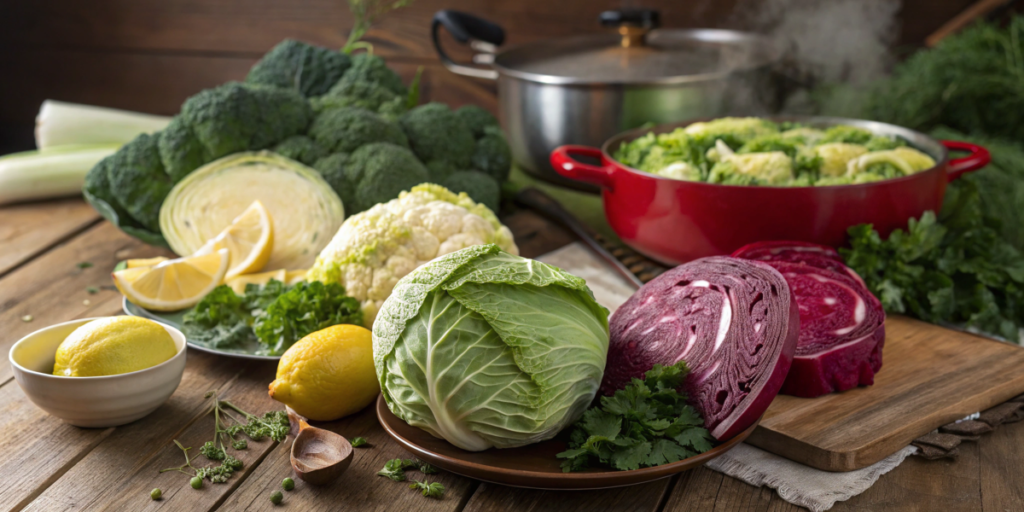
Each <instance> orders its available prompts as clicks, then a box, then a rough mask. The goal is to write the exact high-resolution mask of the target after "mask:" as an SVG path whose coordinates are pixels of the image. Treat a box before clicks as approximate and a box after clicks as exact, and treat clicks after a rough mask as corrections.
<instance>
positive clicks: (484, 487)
mask: <svg viewBox="0 0 1024 512" xmlns="http://www.w3.org/2000/svg"><path fill="white" fill-rule="evenodd" d="M671 481H672V478H664V479H661V480H657V481H654V482H648V483H646V484H642V485H636V486H632V487H618V488H615V489H603V490H598V491H538V490H533V489H517V488H514V487H505V486H503V485H495V484H489V483H482V484H480V487H479V488H478V489H477V492H476V493H474V494H473V496H472V497H471V498H470V499H469V503H467V504H466V508H465V510H466V512H498V511H502V510H522V511H529V512H589V511H592V510H606V511H622V512H626V511H630V512H647V511H654V510H657V509H658V506H659V505H660V504H661V501H662V498H663V497H664V496H665V493H666V492H667V491H668V488H669V484H670V482H671Z"/></svg>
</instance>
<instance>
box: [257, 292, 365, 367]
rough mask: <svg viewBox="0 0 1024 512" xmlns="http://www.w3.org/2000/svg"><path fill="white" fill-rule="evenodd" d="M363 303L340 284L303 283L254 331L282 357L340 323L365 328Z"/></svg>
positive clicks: (270, 309)
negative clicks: (304, 339)
mask: <svg viewBox="0 0 1024 512" xmlns="http://www.w3.org/2000/svg"><path fill="white" fill-rule="evenodd" d="M362 323H363V311H362V309H360V307H359V301H357V300H356V299H353V298H352V297H349V296H347V295H345V288H344V287H342V286H341V285H340V284H338V283H331V284H328V285H325V284H324V283H321V282H319V281H313V282H301V283H298V284H296V285H295V286H294V287H292V288H291V289H290V290H288V291H287V292H285V293H284V294H282V295H281V296H280V297H278V298H277V299H276V300H275V301H274V302H273V303H271V304H270V305H269V306H268V307H267V308H266V310H265V311H264V312H263V313H262V314H260V315H259V316H258V317H256V321H255V323H254V325H253V330H254V331H255V333H256V337H257V338H258V339H259V341H260V343H262V344H263V345H265V347H266V348H265V349H264V350H265V351H266V353H268V354H275V355H276V354H282V353H284V351H285V350H287V349H288V347H290V346H292V344H293V343H295V342H296V341H298V340H299V339H301V338H302V337H303V336H306V335H307V334H309V333H312V332H316V331H319V330H321V329H324V328H327V327H330V326H332V325H338V324H356V325H362Z"/></svg>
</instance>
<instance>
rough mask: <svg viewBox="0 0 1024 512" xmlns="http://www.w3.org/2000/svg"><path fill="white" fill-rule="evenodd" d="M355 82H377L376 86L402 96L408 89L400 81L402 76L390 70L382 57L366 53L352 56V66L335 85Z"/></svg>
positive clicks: (339, 85) (404, 95) (406, 93)
mask: <svg viewBox="0 0 1024 512" xmlns="http://www.w3.org/2000/svg"><path fill="white" fill-rule="evenodd" d="M355 82H362V83H367V84H377V86H378V87H380V88H383V89H387V90H389V91H391V92H392V93H393V94H395V95H396V96H401V97H403V98H404V97H406V95H408V94H409V91H408V89H406V88H405V85H404V84H403V83H402V77H400V76H398V73H395V72H394V71H392V70H391V68H389V67H388V66H387V64H385V63H384V59H382V58H380V57H377V56H374V55H370V54H367V53H361V54H359V55H356V56H355V57H352V67H351V68H350V69H349V70H348V71H347V72H345V75H344V76H342V77H341V80H340V81H338V83H337V86H338V87H342V86H343V85H344V84H345V83H355Z"/></svg>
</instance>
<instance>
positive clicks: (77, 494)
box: [11, 350, 245, 511]
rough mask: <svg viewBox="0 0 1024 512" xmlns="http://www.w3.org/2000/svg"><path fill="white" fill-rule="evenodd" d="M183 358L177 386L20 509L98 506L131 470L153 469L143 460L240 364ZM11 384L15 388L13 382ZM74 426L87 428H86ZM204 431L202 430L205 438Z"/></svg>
mask: <svg viewBox="0 0 1024 512" xmlns="http://www.w3.org/2000/svg"><path fill="white" fill-rule="evenodd" d="M187 357H188V364H187V365H186V367H185V374H184V375H183V376H182V382H181V385H180V386H179V387H178V389H177V390H176V391H175V392H174V394H173V395H171V398H170V399H168V401H167V402H166V403H164V404H163V405H162V406H161V407H160V408H159V409H157V410H156V411H154V412H153V414H150V415H149V416H146V417H145V418H143V419H141V420H139V421H136V422H133V423H130V424H128V425H125V426H122V427H118V428H115V429H112V430H113V433H112V434H110V435H108V436H106V437H105V438H104V439H102V440H101V442H99V443H98V444H96V446H95V447H94V448H92V449H91V450H90V451H88V453H87V454H85V455H84V456H83V457H81V458H80V460H79V461H78V462H77V463H76V464H75V465H74V467H72V468H70V469H69V470H68V471H67V472H66V473H64V474H63V475H62V476H60V478H59V479H56V481H54V482H53V483H52V485H49V486H48V487H47V488H46V489H45V490H43V492H42V493H41V494H39V496H38V498H36V499H35V500H34V501H33V502H32V503H30V504H28V506H27V507H26V510H40V511H49V510H67V509H88V510H95V509H99V508H102V507H104V506H106V505H107V504H108V503H110V502H112V500H113V498H112V496H111V495H117V494H119V493H121V492H123V491H122V488H123V485H124V483H125V482H128V481H130V480H131V479H132V478H133V475H135V474H137V473H139V474H144V475H143V476H153V475H151V474H150V473H155V470H151V469H152V467H151V466H149V465H147V463H148V462H150V461H152V459H154V458H155V457H156V456H157V455H158V454H160V453H162V452H163V451H165V450H166V449H167V443H168V442H169V441H170V439H172V438H174V437H176V436H178V435H180V434H181V433H182V431H184V430H185V429H186V428H187V427H188V426H189V425H191V424H192V423H194V422H196V421H197V420H198V419H199V418H200V416H201V415H203V414H205V413H206V411H208V410H209V407H210V402H209V400H204V399H203V395H204V394H205V393H206V392H207V391H209V390H212V389H217V390H222V392H227V391H226V390H225V388H227V387H228V386H230V385H231V384H232V383H234V382H235V379H237V378H238V376H239V375H240V374H241V372H242V371H243V370H244V368H245V366H244V365H239V363H238V361H237V360H232V359H227V358H223V357H217V356H213V355H210V354H206V353H203V352H197V351H194V350H190V351H189V353H188V356H187ZM11 385H13V386H14V387H17V386H16V385H14V384H13V383H12V384H11ZM50 420H52V421H53V422H57V423H60V421H59V420H57V419H56V418H52V417H51V418H50ZM76 430H78V431H79V432H83V433H87V432H91V430H89V429H76ZM209 434H210V432H209V431H207V436H208V437H209ZM203 442H205V440H204V441H203ZM200 445H202V443H200ZM186 446H188V445H186ZM66 449H67V448H65V447H63V446H59V445H54V446H52V447H50V451H51V452H52V451H64V450H66ZM197 449H198V447H197ZM193 451H197V450H193ZM179 453H180V452H179ZM39 455H40V457H39V458H38V460H35V459H34V460H33V461H32V462H33V463H38V464H45V465H46V466H47V467H50V466H51V463H50V462H48V461H47V455H49V453H47V452H44V453H40V454H39ZM182 462H184V461H182ZM182 462H178V463H176V464H174V465H175V466H177V465H180V464H181V463H182ZM51 470H52V469H51ZM176 475H177V476H178V477H181V478H178V479H175V480H174V481H173V483H174V484H175V487H180V486H181V485H182V484H184V485H185V486H187V485H188V479H187V478H184V475H181V474H180V473H176ZM168 490H170V489H168ZM147 499H148V497H147ZM18 508H19V507H15V508H14V509H15V510H17V509H18Z"/></svg>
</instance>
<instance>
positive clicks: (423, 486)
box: [409, 480, 444, 498]
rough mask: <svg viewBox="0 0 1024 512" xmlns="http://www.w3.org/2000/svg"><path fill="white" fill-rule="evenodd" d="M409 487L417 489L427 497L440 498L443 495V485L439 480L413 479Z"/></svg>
mask: <svg viewBox="0 0 1024 512" xmlns="http://www.w3.org/2000/svg"><path fill="white" fill-rule="evenodd" d="M409 488H410V489H418V490H419V491H420V492H421V493H422V494H423V495H424V496H426V497H428V498H440V497H442V496H444V486H443V485H441V483H440V482H428V481H426V480H424V481H422V482H416V481H414V482H413V483H412V484H410V485H409Z"/></svg>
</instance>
